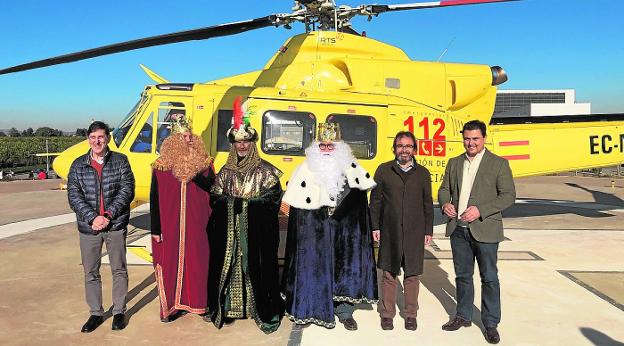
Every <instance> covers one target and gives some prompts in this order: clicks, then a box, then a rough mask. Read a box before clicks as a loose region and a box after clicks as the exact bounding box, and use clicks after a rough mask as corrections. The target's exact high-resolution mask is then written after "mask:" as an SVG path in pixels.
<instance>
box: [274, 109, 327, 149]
mask: <svg viewBox="0 0 624 346" xmlns="http://www.w3.org/2000/svg"><path fill="white" fill-rule="evenodd" d="M315 126H316V117H315V116H314V114H312V113H308V112H284V111H267V112H265V113H264V115H263V116H262V151H263V152H265V153H267V154H271V155H296V156H303V155H305V152H304V150H305V148H307V147H308V146H309V145H310V143H312V139H313V137H314V128H315Z"/></svg>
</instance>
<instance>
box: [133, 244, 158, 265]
mask: <svg viewBox="0 0 624 346" xmlns="http://www.w3.org/2000/svg"><path fill="white" fill-rule="evenodd" d="M127 248H128V251H130V252H132V253H133V254H135V255H137V256H138V257H140V258H142V259H144V260H146V261H148V262H150V263H152V254H151V253H149V251H147V250H145V249H144V248H143V247H132V246H131V245H127Z"/></svg>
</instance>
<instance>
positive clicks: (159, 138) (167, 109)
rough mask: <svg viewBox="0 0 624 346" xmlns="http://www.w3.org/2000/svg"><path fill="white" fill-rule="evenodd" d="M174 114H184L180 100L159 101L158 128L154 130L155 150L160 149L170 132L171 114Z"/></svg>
mask: <svg viewBox="0 0 624 346" xmlns="http://www.w3.org/2000/svg"><path fill="white" fill-rule="evenodd" d="M174 114H182V115H186V110H185V109H184V104H183V103H182V102H161V103H160V105H159V107H158V123H157V126H158V130H157V131H156V151H159V150H160V146H161V145H162V142H163V141H164V140H165V138H167V137H169V135H170V134H171V116H172V115H174Z"/></svg>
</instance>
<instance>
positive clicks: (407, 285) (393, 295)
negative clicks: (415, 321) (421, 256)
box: [379, 270, 420, 318]
mask: <svg viewBox="0 0 624 346" xmlns="http://www.w3.org/2000/svg"><path fill="white" fill-rule="evenodd" d="M397 286H398V282H397V277H396V275H394V274H392V273H390V272H387V271H385V270H384V271H383V279H382V282H381V299H380V300H379V315H380V316H381V317H382V318H394V316H395V315H396V300H397ZM419 289H420V279H419V278H418V276H416V275H414V276H408V277H404V278H403V298H404V299H405V310H404V312H405V317H406V318H407V317H412V318H416V313H417V312H418V291H419Z"/></svg>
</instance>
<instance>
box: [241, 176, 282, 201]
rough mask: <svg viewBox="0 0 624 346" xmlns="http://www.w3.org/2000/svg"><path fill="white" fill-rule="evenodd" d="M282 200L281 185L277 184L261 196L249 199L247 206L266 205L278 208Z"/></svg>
mask: <svg viewBox="0 0 624 346" xmlns="http://www.w3.org/2000/svg"><path fill="white" fill-rule="evenodd" d="M281 199H282V185H281V184H280V183H279V180H278V182H277V184H275V185H273V186H272V187H271V188H270V189H269V190H267V191H266V192H264V193H263V194H262V195H260V196H258V197H255V198H251V199H249V204H251V205H254V204H258V205H266V204H272V205H274V206H276V207H277V208H279V204H280V201H281Z"/></svg>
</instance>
